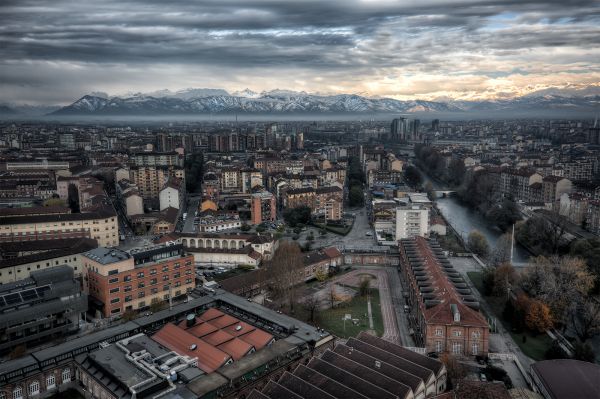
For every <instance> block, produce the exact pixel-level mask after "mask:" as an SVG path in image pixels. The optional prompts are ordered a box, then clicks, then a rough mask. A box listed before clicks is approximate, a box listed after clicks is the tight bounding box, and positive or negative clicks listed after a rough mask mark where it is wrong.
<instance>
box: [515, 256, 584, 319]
mask: <svg viewBox="0 0 600 399" xmlns="http://www.w3.org/2000/svg"><path fill="white" fill-rule="evenodd" d="M593 285H594V277H593V276H592V274H590V272H589V271H588V268H587V265H586V263H585V261H584V260H582V259H579V258H573V257H570V256H563V257H559V256H552V257H550V258H546V257H543V256H538V257H537V258H535V259H534V260H533V261H532V262H530V265H529V267H527V269H526V271H525V272H524V273H523V275H522V278H521V286H522V287H523V289H524V290H525V291H526V292H527V293H528V294H529V295H530V296H531V297H533V298H536V299H540V300H542V301H543V302H544V303H546V304H547V305H548V306H550V309H551V310H552V315H553V317H554V320H555V321H556V322H558V323H561V324H562V325H563V326H564V325H566V323H567V322H568V321H569V320H570V316H571V314H572V312H574V311H576V310H577V304H578V303H581V301H582V298H586V297H587V295H588V293H589V291H590V290H591V288H592V286H593Z"/></svg>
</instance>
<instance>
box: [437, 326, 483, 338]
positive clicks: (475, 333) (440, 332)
mask: <svg viewBox="0 0 600 399" xmlns="http://www.w3.org/2000/svg"><path fill="white" fill-rule="evenodd" d="M435 336H436V337H443V336H444V329H443V328H441V327H437V328H436V329H435ZM452 336H454V337H460V336H462V331H461V330H452ZM471 337H472V338H475V339H478V338H480V337H481V332H479V331H473V332H472V333H471Z"/></svg>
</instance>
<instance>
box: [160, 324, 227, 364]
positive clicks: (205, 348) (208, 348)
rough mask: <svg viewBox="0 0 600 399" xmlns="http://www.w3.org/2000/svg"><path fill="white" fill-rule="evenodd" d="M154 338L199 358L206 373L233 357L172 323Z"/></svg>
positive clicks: (173, 349) (187, 354) (180, 352)
mask: <svg viewBox="0 0 600 399" xmlns="http://www.w3.org/2000/svg"><path fill="white" fill-rule="evenodd" d="M152 339H153V340H154V341H156V342H158V343H159V344H161V345H163V346H166V347H167V348H169V349H171V350H172V351H175V352H177V353H179V354H181V355H186V356H189V357H195V358H197V359H198V368H199V369H201V370H202V371H204V372H205V373H212V372H213V371H215V370H216V369H218V368H219V367H221V366H223V365H224V364H225V363H227V362H228V361H229V360H230V359H231V356H229V355H228V354H227V353H225V352H223V351H221V350H219V349H217V348H215V347H214V346H212V345H210V344H208V343H206V342H204V341H202V340H201V339H199V338H196V337H195V336H193V335H192V334H190V333H189V332H187V331H185V330H183V329H181V328H179V327H177V326H176V325H175V324H172V323H169V324H166V325H165V326H164V327H163V328H161V329H160V330H159V331H158V332H157V333H156V334H154V335H153V336H152ZM193 345H195V347H194V346H193ZM192 348H194V349H192Z"/></svg>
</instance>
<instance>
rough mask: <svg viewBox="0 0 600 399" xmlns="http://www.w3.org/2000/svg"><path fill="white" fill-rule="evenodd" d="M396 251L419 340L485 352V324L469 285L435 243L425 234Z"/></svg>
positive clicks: (434, 348)
mask: <svg viewBox="0 0 600 399" xmlns="http://www.w3.org/2000/svg"><path fill="white" fill-rule="evenodd" d="M399 250H400V262H401V265H402V270H403V274H404V278H405V281H406V282H407V284H408V287H409V297H408V303H409V305H410V306H411V313H410V314H409V321H410V322H411V327H413V328H414V330H415V335H414V337H415V340H416V342H417V344H418V345H420V346H424V347H425V348H426V350H427V351H428V352H449V353H452V354H455V355H467V356H469V355H471V356H475V355H484V354H486V353H487V351H488V338H489V325H488V323H487V321H486V319H485V317H484V316H483V315H482V314H481V313H480V312H479V303H478V302H477V301H476V299H475V297H474V296H473V293H472V292H471V289H470V288H469V286H468V284H467V283H466V282H465V281H464V278H463V277H462V276H461V275H460V273H458V272H457V271H456V270H455V269H454V268H453V267H452V265H451V264H450V262H449V261H448V260H447V259H446V258H445V257H444V255H443V251H442V249H441V248H440V247H439V245H438V244H437V242H435V241H429V240H427V239H425V238H423V237H415V238H413V239H405V240H401V241H400V246H399Z"/></svg>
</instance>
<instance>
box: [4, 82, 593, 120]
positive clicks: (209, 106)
mask: <svg viewBox="0 0 600 399" xmlns="http://www.w3.org/2000/svg"><path fill="white" fill-rule="evenodd" d="M536 93H537V94H536ZM11 108H12V107H4V109H3V110H0V114H4V115H13V114H14V113H16V114H20V113H22V114H26V113H27V112H26V109H27V108H26V107H22V106H21V107H20V108H12V109H11ZM38 108H39V107H38ZM599 110H600V87H598V86H589V87H587V88H585V90H574V89H572V88H567V89H560V88H553V89H544V90H541V91H539V92H534V93H530V94H528V95H526V96H522V97H517V98H512V99H498V100H483V101H459V100H453V99H446V98H444V99H439V100H437V101H426V100H408V101H402V100H396V99H392V98H379V97H377V98H374V97H368V96H364V95H357V94H335V95H328V94H314V93H312V94H311V93H306V92H296V91H290V90H280V89H276V90H271V91H263V92H260V93H257V92H254V91H252V90H250V89H245V90H241V91H235V92H233V93H228V92H227V91H225V90H223V89H207V88H190V89H184V90H178V91H170V90H158V91H153V92H149V93H125V94H122V95H118V96H109V95H107V94H106V93H103V92H94V93H91V94H88V95H85V96H83V97H81V98H80V99H78V100H77V101H75V102H73V103H72V104H70V105H68V106H65V107H60V108H48V115H50V116H53V117H60V116H92V117H95V116H129V115H131V116H158V115H218V114H234V113H235V114H265V115H267V114H280V115H285V114H322V115H327V114H411V113H414V114H421V113H430V114H435V113H444V114H457V115H464V116H465V117H466V116H469V115H467V114H469V113H492V112H504V113H510V112H515V113H523V112H527V111H531V112H534V111H541V112H546V113H550V114H551V113H552V112H554V111H557V112H558V111H561V112H562V113H565V112H566V113H568V112H579V113H581V112H584V113H590V114H595V113H596V112H598V111H599ZM2 111H4V112H2ZM12 111H14V113H13V112H12Z"/></svg>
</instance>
